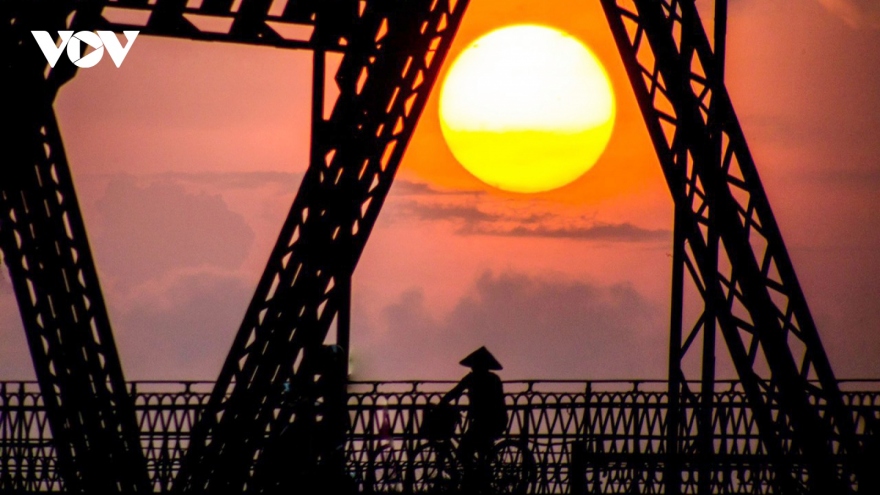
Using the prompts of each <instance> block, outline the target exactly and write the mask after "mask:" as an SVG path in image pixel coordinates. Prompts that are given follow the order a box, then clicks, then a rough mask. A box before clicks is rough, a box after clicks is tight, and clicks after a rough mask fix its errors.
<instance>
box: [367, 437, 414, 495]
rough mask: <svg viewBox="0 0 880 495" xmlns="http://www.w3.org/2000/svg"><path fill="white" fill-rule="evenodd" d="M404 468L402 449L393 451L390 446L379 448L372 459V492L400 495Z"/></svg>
mask: <svg viewBox="0 0 880 495" xmlns="http://www.w3.org/2000/svg"><path fill="white" fill-rule="evenodd" d="M405 466H406V452H405V451H404V450H403V449H399V450H398V449H395V448H394V446H393V445H390V444H389V445H383V446H381V447H379V450H378V451H377V452H376V454H375V456H374V457H373V479H372V480H371V481H372V483H373V492H374V493H402V492H403V490H404V485H403V483H404V480H405V478H404V469H405Z"/></svg>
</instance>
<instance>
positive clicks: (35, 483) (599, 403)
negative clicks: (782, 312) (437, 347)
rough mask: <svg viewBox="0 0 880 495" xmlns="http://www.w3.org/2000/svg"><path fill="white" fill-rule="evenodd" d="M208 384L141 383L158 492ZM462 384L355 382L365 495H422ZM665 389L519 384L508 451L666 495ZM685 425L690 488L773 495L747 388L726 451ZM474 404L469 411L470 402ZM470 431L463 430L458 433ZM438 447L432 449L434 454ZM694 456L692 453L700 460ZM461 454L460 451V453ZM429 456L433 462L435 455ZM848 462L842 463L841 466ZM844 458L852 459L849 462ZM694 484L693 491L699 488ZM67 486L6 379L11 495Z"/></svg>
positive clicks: (0, 402) (728, 393)
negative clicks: (434, 439)
mask: <svg viewBox="0 0 880 495" xmlns="http://www.w3.org/2000/svg"><path fill="white" fill-rule="evenodd" d="M212 385H213V384H212V383H208V382H132V383H130V390H131V393H133V394H134V396H135V399H136V407H137V417H138V421H139V424H140V428H141V443H142V445H143V447H144V452H145V453H146V456H147V459H148V463H149V469H150V476H151V479H152V481H153V486H154V489H155V490H156V491H157V492H167V491H169V490H170V487H171V481H172V479H173V478H174V475H175V474H176V472H177V469H178V466H179V462H180V459H181V457H182V455H183V452H184V451H185V449H186V446H187V443H188V436H189V432H190V429H191V427H192V425H193V424H194V423H195V421H196V420H197V419H198V416H199V414H200V412H201V410H202V408H203V406H204V404H205V402H206V401H207V399H208V394H209V393H210V390H211V387H212ZM451 386H452V383H450V382H424V381H422V382H357V383H352V384H351V386H350V390H349V391H350V396H349V405H350V417H351V419H352V430H351V433H350V436H349V441H348V462H347V469H348V471H349V474H350V475H351V476H352V477H353V478H355V480H356V481H357V483H358V484H359V485H360V486H361V490H362V491H363V492H365V493H378V492H412V491H416V492H417V491H421V490H423V489H425V488H426V486H427V485H425V484H424V483H422V480H420V479H417V478H418V477H419V476H421V474H420V473H423V472H424V471H425V469H421V464H424V463H430V462H435V461H434V460H433V458H430V459H428V457H430V456H428V457H426V454H425V452H426V447H425V445H426V444H427V443H429V442H428V441H427V440H425V439H424V438H422V436H421V435H419V431H420V426H421V424H422V420H423V418H424V411H425V407H426V405H427V404H431V403H436V402H437V401H438V400H439V398H440V397H441V396H442V394H443V393H444V392H445V391H446V390H448V389H449V388H451ZM841 386H842V388H843V389H844V397H845V400H846V404H847V406H848V407H850V409H851V411H852V413H853V417H854V419H855V420H856V421H857V424H858V425H859V432H860V435H863V434H864V433H863V432H864V421H863V420H862V419H861V418H863V417H864V416H869V417H875V418H877V417H880V381H874V380H852V381H843V382H841ZM664 389H665V382H651V381H629V382H620V381H616V382H602V381H577V382H575V381H529V382H525V381H524V382H507V383H505V392H506V394H507V404H508V411H509V424H508V429H507V433H506V435H507V438H506V439H505V440H506V445H513V446H514V447H513V448H514V450H516V449H521V450H523V451H525V455H526V456H527V457H528V458H530V459H532V460H533V465H534V468H533V469H530V470H529V472H530V473H531V474H532V476H531V479H530V480H529V483H528V486H527V491H528V493H536V494H538V493H540V494H543V493H573V492H572V490H573V489H574V492H578V491H584V492H585V491H589V492H590V493H662V492H663V487H662V480H663V469H664V466H665V465H666V462H667V461H668V458H669V456H667V455H666V445H665V434H666V433H665V428H666V417H667V414H668V410H667V407H666V393H665V391H664ZM698 403H699V400H698V397H696V396H694V397H693V400H690V401H687V403H686V404H685V406H684V407H682V408H680V409H679V410H678V414H679V415H680V417H681V418H682V419H683V421H682V423H681V424H682V425H683V431H682V432H681V442H682V444H681V445H682V449H681V452H683V453H682V454H680V456H679V458H678V462H679V463H680V464H681V465H682V468H683V471H684V476H683V478H684V480H685V484H686V487H685V491H686V492H691V491H695V490H696V478H697V476H698V475H697V472H698V471H699V469H700V466H703V469H706V466H707V465H708V466H710V467H709V469H708V472H710V473H711V476H712V480H713V482H712V484H713V487H714V489H713V492H714V493H750V494H751V493H771V492H772V487H771V483H772V477H773V473H772V470H771V469H770V465H771V464H770V462H771V461H770V459H768V457H767V455H766V452H765V450H764V448H763V446H762V445H761V442H760V440H759V437H758V432H757V427H756V425H755V422H754V419H753V418H752V415H751V413H750V411H749V409H748V407H747V406H746V398H745V395H744V394H743V392H742V390H741V388H740V387H739V385H738V383H736V382H722V383H719V385H718V388H717V389H716V394H715V405H716V409H715V412H714V434H715V438H716V440H715V446H716V452H715V453H713V454H712V455H711V456H697V455H695V454H693V452H694V450H693V449H692V448H691V447H692V446H693V445H694V444H695V439H696V421H695V415H694V411H695V408H694V406H691V405H690V404H698ZM461 405H462V404H459V406H461ZM460 434H461V426H459V427H458V428H457V430H456V436H458V435H460ZM428 450H430V449H429V448H428ZM689 452H690V454H689ZM453 456H454V454H453ZM426 459H428V460H426ZM789 461H791V463H792V464H793V465H794V469H796V470H797V469H799V467H798V459H797V458H796V456H791V458H790V459H789ZM841 461H842V459H841ZM842 464H843V463H842V462H841V465H842ZM688 486H690V487H691V488H692V490H688V489H687V487H688ZM24 490H26V491H32V492H55V491H62V490H63V486H62V482H61V480H60V479H59V477H58V474H57V472H56V470H55V451H54V447H53V446H52V439H51V433H50V432H49V428H48V424H47V421H46V416H45V411H44V409H43V406H42V402H41V398H40V394H39V390H38V388H37V386H36V384H34V383H30V382H0V492H20V491H24Z"/></svg>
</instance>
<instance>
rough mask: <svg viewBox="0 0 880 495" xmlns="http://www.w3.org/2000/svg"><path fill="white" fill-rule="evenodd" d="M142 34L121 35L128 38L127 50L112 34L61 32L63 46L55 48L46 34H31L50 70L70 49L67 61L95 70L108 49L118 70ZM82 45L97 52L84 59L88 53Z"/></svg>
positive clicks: (41, 32)
mask: <svg viewBox="0 0 880 495" xmlns="http://www.w3.org/2000/svg"><path fill="white" fill-rule="evenodd" d="M139 32H140V31H123V32H122V33H123V34H124V35H125V41H126V44H125V46H122V43H120V42H119V39H118V38H116V35H115V34H113V31H95V32H94V33H93V32H91V31H79V32H77V33H76V34H74V33H73V31H58V37H60V38H61V44H59V45H56V44H55V40H54V39H53V38H52V36H51V35H50V34H49V33H48V32H47V31H31V34H33V35H34V39H35V40H37V45H39V46H40V50H42V51H43V56H45V57H46V61H47V62H49V67H53V68H54V67H55V64H56V63H58V59H59V58H61V53H62V52H64V49H65V48H67V58H69V59H70V61H71V62H73V65H75V66H77V67H82V68H83V69H86V68H89V67H94V66H95V65H97V64H98V62H100V61H101V58H102V57H103V56H104V49H105V48H106V49H107V53H109V54H110V58H111V59H113V63H114V64H116V67H117V68H119V66H121V65H122V61H123V60H125V56H126V55H128V51H129V50H131V45H133V44H134V40H135V38H137V35H138V33H139ZM96 33H97V34H96ZM83 44H86V45H88V46H90V47H92V48H93V49H94V51H93V52H91V53H89V54H87V55H83V53H84V52H85V50H83Z"/></svg>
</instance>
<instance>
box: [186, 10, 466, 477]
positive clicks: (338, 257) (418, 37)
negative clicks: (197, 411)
mask: <svg viewBox="0 0 880 495" xmlns="http://www.w3.org/2000/svg"><path fill="white" fill-rule="evenodd" d="M466 5H467V2H466V1H464V0H459V1H454V0H453V1H448V0H433V1H428V0H416V1H413V0H407V1H386V2H379V1H376V2H367V3H366V6H365V9H364V10H362V11H361V12H360V13H359V18H358V19H357V21H356V22H355V26H354V31H353V35H352V39H351V44H350V48H349V49H348V50H347V51H346V52H345V55H344V57H343V59H342V62H341V66H340V68H339V72H338V74H337V77H336V81H337V83H338V85H339V88H340V95H339V98H338V100H337V102H336V105H335V107H334V109H333V112H332V115H331V117H330V119H329V120H327V121H324V120H323V118H321V115H320V112H316V111H315V110H314V107H313V120H312V125H313V147H312V156H311V160H310V165H309V168H308V170H307V172H306V175H305V177H304V179H303V183H302V185H301V187H300V190H299V192H298V194H297V196H296V199H295V200H294V204H293V207H292V208H291V211H290V214H289V216H288V218H287V220H286V222H285V224H284V227H283V228H282V232H281V235H280V236H279V240H278V243H277V244H276V246H275V248H274V250H273V252H272V255H271V257H270V259H269V263H268V266H267V268H266V271H265V272H264V274H263V277H262V278H261V280H260V282H259V285H258V287H257V291H256V294H255V296H254V298H253V300H252V302H251V305H250V307H249V308H248V311H247V313H246V315H245V319H244V322H243V324H242V326H241V329H240V330H239V333H238V335H237V337H236V339H235V341H234V343H233V346H232V350H231V351H230V354H229V357H228V358H227V360H226V363H225V364H224V366H223V370H222V371H221V373H220V377H219V380H218V383H217V386H216V388H215V390H214V392H213V394H212V396H211V400H210V402H209V404H208V406H207V411H206V413H205V414H204V415H203V416H202V419H201V421H200V422H199V424H198V425H196V427H195V428H194V430H193V440H192V442H191V444H190V447H189V451H188V453H187V456H186V458H185V459H184V464H183V466H182V469H181V471H180V474H179V475H178V477H177V480H176V482H175V487H176V490H178V491H185V492H189V491H196V492H202V491H207V492H211V493H215V492H224V493H225V492H226V491H228V490H234V491H240V490H242V489H244V488H246V489H247V490H248V491H254V492H259V491H262V490H264V489H270V488H271V487H272V486H274V483H275V482H276V481H277V480H274V479H273V475H268V476H267V477H261V478H259V480H254V479H253V478H251V465H252V464H254V462H255V461H258V462H259V463H263V464H268V465H271V464H272V462H271V460H268V459H265V458H262V457H261V456H262V455H271V452H274V450H264V447H265V445H266V438H267V437H272V436H276V435H279V434H280V432H281V431H282V430H283V429H284V428H285V427H294V428H295V427H297V426H296V424H295V423H297V422H303V421H318V422H320V420H315V418H310V417H303V415H295V414H293V413H292V411H290V410H289V409H285V408H284V407H282V403H283V400H284V399H283V388H284V384H285V382H287V381H288V380H290V381H291V383H293V384H294V387H297V386H298V385H299V384H301V383H306V382H309V381H312V378H311V377H312V376H314V375H316V374H318V372H317V371H316V370H317V369H318V367H319V365H320V363H318V358H317V353H318V351H319V347H320V346H321V344H322V343H323V342H324V339H325V337H326V335H327V333H328V331H329V329H330V326H331V323H332V321H333V320H334V318H335V317H336V315H337V312H338V311H339V309H340V300H341V298H343V297H344V296H345V294H344V292H345V290H344V288H345V286H346V281H347V280H348V279H349V278H350V276H351V273H352V271H353V270H354V267H355V265H356V263H357V260H358V258H359V257H360V254H361V253H362V251H363V248H364V245H365V243H366V240H367V237H368V235H369V233H370V231H371V230H372V227H373V225H374V223H375V221H376V218H377V216H378V214H379V210H380V208H381V206H382V204H383V202H384V200H385V197H386V195H387V193H388V190H389V188H390V186H391V182H392V180H393V178H394V174H395V173H396V171H397V167H398V165H399V163H400V160H401V158H402V156H403V152H404V149H405V148H406V145H407V143H408V142H409V139H410V137H411V136H412V132H413V130H414V129H415V125H416V122H417V120H418V117H419V115H420V114H421V111H422V109H423V108H424V105H425V103H426V101H427V98H428V94H429V91H430V89H431V86H432V85H433V83H434V81H435V79H436V77H437V74H438V72H439V67H440V65H441V63H442V61H443V59H444V57H445V56H446V53H447V51H448V49H449V46H450V44H451V42H452V39H453V36H454V34H455V31H456V29H457V27H458V24H459V22H460V20H461V17H462V15H463V13H464V9H465V7H466ZM319 20H320V19H319ZM316 65H317V66H320V65H321V63H320V62H319V63H318V64H316ZM322 100H323V98H317V97H316V98H314V101H313V105H314V106H318V108H320V103H321V101H322ZM293 393H297V391H294V392H293ZM305 416H308V415H305ZM291 423H294V424H293V425H292V426H291ZM279 475H283V473H276V474H275V475H274V476H276V477H277V476H279Z"/></svg>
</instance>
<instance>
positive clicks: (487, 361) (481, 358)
mask: <svg viewBox="0 0 880 495" xmlns="http://www.w3.org/2000/svg"><path fill="white" fill-rule="evenodd" d="M460 364H461V365H462V366H467V367H468V368H474V369H484V370H500V369H503V368H502V366H501V363H499V362H498V360H497V359H495V356H493V355H492V353H491V352H489V349H486V347H485V346H484V347H480V348H479V349H477V350H476V351H474V352H472V353H470V354H468V356H467V357H466V358H464V359H462V360H461V362H460Z"/></svg>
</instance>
